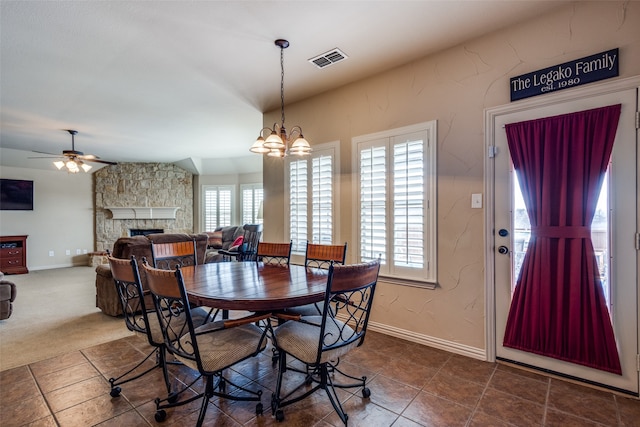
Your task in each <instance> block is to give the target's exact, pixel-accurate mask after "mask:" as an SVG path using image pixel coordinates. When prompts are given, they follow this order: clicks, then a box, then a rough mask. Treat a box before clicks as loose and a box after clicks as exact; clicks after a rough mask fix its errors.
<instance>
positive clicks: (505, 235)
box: [498, 228, 509, 237]
mask: <svg viewBox="0 0 640 427" xmlns="http://www.w3.org/2000/svg"><path fill="white" fill-rule="evenodd" d="M498 234H499V235H500V237H507V236H508V235H509V230H506V229H504V228H501V229H500V231H498Z"/></svg>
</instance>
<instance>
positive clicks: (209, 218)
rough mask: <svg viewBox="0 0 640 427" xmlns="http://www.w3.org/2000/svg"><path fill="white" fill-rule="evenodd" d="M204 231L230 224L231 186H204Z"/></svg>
mask: <svg viewBox="0 0 640 427" xmlns="http://www.w3.org/2000/svg"><path fill="white" fill-rule="evenodd" d="M203 194H204V201H203V207H204V212H203V215H204V228H205V229H204V231H209V232H211V231H214V230H215V229H216V228H217V227H225V226H228V225H231V218H232V216H233V211H232V206H233V204H232V202H233V187H231V186H204V187H203Z"/></svg>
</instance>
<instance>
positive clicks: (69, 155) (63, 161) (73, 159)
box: [30, 129, 117, 173]
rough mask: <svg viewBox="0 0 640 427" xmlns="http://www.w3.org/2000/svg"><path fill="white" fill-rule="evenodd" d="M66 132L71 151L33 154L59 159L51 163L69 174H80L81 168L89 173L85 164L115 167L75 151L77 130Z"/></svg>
mask: <svg viewBox="0 0 640 427" xmlns="http://www.w3.org/2000/svg"><path fill="white" fill-rule="evenodd" d="M65 130H66V131H67V132H69V133H70V134H71V150H63V151H62V155H57V154H53V153H45V152H42V151H34V153H40V154H49V155H51V156H55V157H59V158H60V160H57V161H55V162H53V164H54V165H55V166H56V167H57V168H58V169H62V168H64V167H66V168H67V170H68V171H69V172H70V173H78V172H80V168H82V170H84V171H85V172H89V170H90V169H91V167H92V166H91V165H88V164H87V163H85V162H95V163H103V164H106V165H117V163H115V162H109V161H107V160H100V158H99V157H98V156H95V155H93V154H84V153H83V152H82V151H77V150H76V142H75V136H76V134H77V133H78V131H77V130H73V129H65ZM30 158H31V159H42V158H47V157H30Z"/></svg>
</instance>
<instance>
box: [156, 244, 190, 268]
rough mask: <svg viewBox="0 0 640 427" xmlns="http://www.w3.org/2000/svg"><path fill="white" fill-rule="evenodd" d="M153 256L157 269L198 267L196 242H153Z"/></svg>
mask: <svg viewBox="0 0 640 427" xmlns="http://www.w3.org/2000/svg"><path fill="white" fill-rule="evenodd" d="M151 256H152V257H153V265H154V267H156V268H161V269H164V270H172V269H174V268H176V265H179V266H181V267H184V266H187V265H196V264H198V260H197V257H196V240H195V239H193V240H192V241H182V242H167V243H154V242H151Z"/></svg>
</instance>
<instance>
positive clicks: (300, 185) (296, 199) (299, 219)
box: [289, 160, 308, 252]
mask: <svg viewBox="0 0 640 427" xmlns="http://www.w3.org/2000/svg"><path fill="white" fill-rule="evenodd" d="M307 169H308V168H307V160H296V161H292V162H291V163H289V237H290V239H291V242H292V246H291V250H292V251H293V252H304V251H305V248H306V244H307V194H308V190H307V182H308V178H307Z"/></svg>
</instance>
